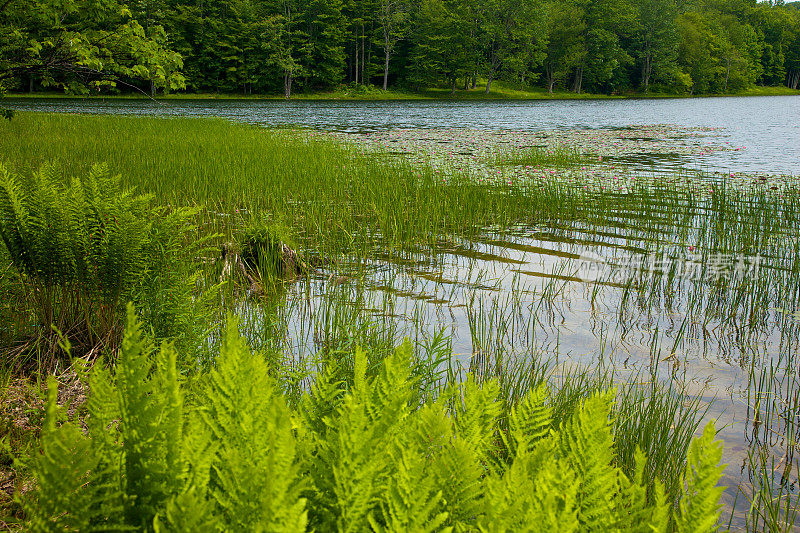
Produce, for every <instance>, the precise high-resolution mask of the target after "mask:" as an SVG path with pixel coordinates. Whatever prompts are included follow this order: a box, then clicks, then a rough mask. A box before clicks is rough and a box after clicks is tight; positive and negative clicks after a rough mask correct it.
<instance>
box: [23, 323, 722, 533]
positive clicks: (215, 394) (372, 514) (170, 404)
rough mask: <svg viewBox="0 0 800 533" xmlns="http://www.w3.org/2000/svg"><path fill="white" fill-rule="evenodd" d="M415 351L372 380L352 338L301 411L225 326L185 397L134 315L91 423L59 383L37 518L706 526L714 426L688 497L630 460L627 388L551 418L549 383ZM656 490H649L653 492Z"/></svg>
mask: <svg viewBox="0 0 800 533" xmlns="http://www.w3.org/2000/svg"><path fill="white" fill-rule="evenodd" d="M411 353H412V350H411V346H410V344H408V343H406V344H404V345H401V346H400V347H398V348H397V349H396V350H395V351H394V353H392V354H390V355H389V356H388V357H386V358H385V360H383V361H382V363H381V364H380V365H379V367H378V368H377V369H375V370H376V371H375V372H374V373H373V374H372V377H369V376H368V375H367V372H366V369H367V360H368V355H367V354H366V353H365V352H364V351H363V350H356V353H355V355H354V363H353V365H354V368H355V375H354V378H353V380H352V385H350V386H348V385H346V383H345V382H343V381H341V380H340V379H339V378H338V377H337V376H338V375H339V371H338V369H337V368H335V366H336V364H337V363H331V364H330V365H328V367H325V368H323V369H322V370H321V372H320V374H319V375H318V377H317V380H316V383H315V384H314V385H313V387H312V388H311V389H310V391H309V392H307V393H305V394H304V397H303V398H302V399H301V401H300V402H299V404H297V405H298V407H297V408H296V409H292V408H290V406H289V403H288V402H287V401H286V399H285V397H284V395H283V393H282V392H281V391H282V390H283V389H282V388H281V385H280V384H279V383H277V381H276V378H275V377H273V376H272V375H271V374H270V367H269V364H268V363H267V362H266V360H265V358H264V357H262V356H261V355H260V354H257V353H252V352H251V351H250V350H249V349H248V347H247V346H246V345H245V343H244V341H243V340H242V339H241V338H240V337H239V335H238V332H237V324H236V322H235V321H234V320H232V319H230V320H229V325H228V328H227V332H226V334H225V336H224V342H223V344H222V349H221V353H220V356H219V358H218V361H217V364H216V368H214V369H213V370H212V371H210V372H209V373H207V374H205V375H203V376H200V377H198V378H197V379H196V380H195V385H194V386H196V387H198V388H199V392H196V393H194V394H192V395H191V396H185V394H184V391H183V390H184V387H183V385H182V384H181V383H180V381H179V379H178V375H177V372H176V371H175V365H176V357H177V355H176V353H175V350H174V349H173V348H172V347H171V345H162V346H161V347H160V348H156V347H155V346H154V345H153V343H152V342H151V341H150V340H148V339H147V337H146V336H145V335H144V334H143V333H142V329H141V327H140V325H139V323H138V321H137V319H136V318H135V316H134V315H133V313H132V311H130V312H129V318H128V327H127V331H126V333H125V337H124V340H123V343H122V348H121V353H120V356H119V358H118V360H117V365H116V372H115V373H112V372H109V371H108V370H107V369H105V368H104V367H102V366H101V365H99V364H96V365H95V369H94V370H92V371H91V373H89V381H90V384H91V389H92V398H91V399H90V400H89V404H88V410H89V413H90V417H89V419H88V420H87V426H86V427H87V433H86V434H84V433H83V432H82V431H81V430H80V429H78V428H77V427H76V426H75V425H73V424H72V423H65V424H63V425H61V426H58V424H57V423H56V421H57V419H58V417H57V413H56V403H55V385H51V392H50V402H49V410H48V419H47V420H48V422H47V424H46V426H45V428H44V430H43V434H42V439H41V448H42V453H41V454H39V455H37V456H36V457H34V458H33V459H32V461H31V462H32V465H33V472H34V474H35V476H36V480H37V486H38V490H37V491H36V493H35V495H34V496H32V497H30V498H29V499H27V501H25V509H26V511H27V513H28V520H29V526H30V527H31V529H32V530H34V531H49V530H52V529H56V528H58V529H72V530H86V531H91V530H99V529H103V530H109V529H136V530H155V531H187V530H193V531H251V530H254V531H305V530H312V529H313V530H317V531H365V530H374V531H541V530H558V531H667V530H668V529H669V528H672V529H674V530H677V531H711V530H714V529H715V528H716V525H717V521H718V518H719V498H720V495H721V489H720V488H719V487H717V486H716V484H717V482H718V480H719V478H720V475H721V472H722V470H721V467H720V466H719V465H718V463H719V461H720V459H721V450H722V446H721V444H720V443H719V442H717V441H715V440H714V435H715V430H714V427H713V425H712V424H709V425H708V426H707V427H706V429H705V431H704V433H703V435H702V437H700V438H698V439H696V440H695V441H694V442H693V443H692V445H691V446H690V450H689V457H688V461H687V466H686V469H685V472H684V475H683V489H684V490H683V492H682V495H681V497H680V500H679V502H678V504H677V505H674V502H671V501H669V500H668V499H667V497H666V495H665V492H664V487H663V485H662V484H661V483H660V482H659V481H656V482H655V484H654V485H653V487H652V488H650V483H649V477H648V475H647V474H646V469H645V465H646V457H645V455H644V453H643V452H642V451H641V450H637V451H636V453H635V475H634V476H632V478H629V477H628V476H626V474H625V473H624V472H623V471H622V470H621V469H620V468H619V467H618V466H617V461H616V452H615V445H614V438H613V434H612V432H611V429H610V428H611V422H612V420H611V413H612V406H613V404H614V399H615V391H614V390H608V391H605V392H597V393H593V394H592V395H591V396H589V397H588V398H585V399H584V400H583V401H582V402H580V403H579V404H578V406H577V408H576V410H575V412H574V413H573V415H572V416H571V417H569V418H567V419H565V420H564V421H563V422H562V423H560V424H558V425H554V424H553V421H552V409H551V402H552V398H551V397H550V395H549V393H548V391H547V390H546V389H545V388H544V387H538V388H535V389H532V390H531V391H529V392H528V394H527V395H526V396H525V397H524V399H523V400H522V401H521V402H520V403H519V404H518V405H516V406H512V409H511V411H510V415H509V420H508V430H507V432H504V431H501V429H500V424H499V423H498V422H499V420H498V419H499V418H500V417H501V414H502V413H503V412H504V410H503V409H502V402H501V400H500V398H499V395H500V388H499V386H498V385H497V383H496V382H494V381H487V382H485V383H483V384H478V383H477V382H476V381H475V380H473V379H472V378H468V379H467V380H466V381H464V382H463V383H461V384H454V385H450V386H449V387H447V388H445V389H444V390H442V391H441V393H440V394H439V395H438V397H436V398H425V399H424V400H423V399H422V396H420V394H419V390H418V383H417V381H418V379H417V378H415V377H413V375H412V370H411V369H412V367H413V365H412V361H411V358H412V357H411ZM648 491H650V492H648Z"/></svg>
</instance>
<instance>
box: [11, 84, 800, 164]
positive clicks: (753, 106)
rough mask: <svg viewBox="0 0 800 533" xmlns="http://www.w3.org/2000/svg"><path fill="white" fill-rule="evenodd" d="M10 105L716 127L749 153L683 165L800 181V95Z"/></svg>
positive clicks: (381, 126)
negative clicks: (781, 176)
mask: <svg viewBox="0 0 800 533" xmlns="http://www.w3.org/2000/svg"><path fill="white" fill-rule="evenodd" d="M3 105H5V106H8V107H11V108H13V109H18V110H36V111H55V112H79V113H118V114H133V115H156V116H215V117H224V118H228V119H231V120H236V121H241V122H247V123H251V124H261V125H264V126H290V125H296V126H302V127H310V128H317V129H323V130H331V131H340V132H370V131H380V130H387V129H393V128H471V129H493V130H501V129H504V130H515V131H539V130H549V129H560V128H567V129H598V128H622V127H626V126H631V125H653V124H676V125H680V126H684V127H696V128H713V131H710V132H709V133H708V135H709V138H710V140H712V141H715V142H719V143H730V144H731V145H734V146H738V147H744V149H743V150H740V151H735V152H725V153H712V154H707V155H704V156H696V157H692V158H691V159H688V158H687V159H686V160H685V161H683V163H684V164H685V165H687V166H692V167H699V168H712V169H716V170H726V171H734V172H759V173H767V174H781V175H800V96H764V97H725V98H692V99H640V100H539V101H458V102H447V101H403V102H398V101H377V102H355V101H301V100H290V101H288V102H287V101H277V100H185V101H180V100H164V101H158V102H153V101H150V100H122V99H119V100H117V99H108V100H105V99H100V98H91V99H88V98H87V99H51V98H47V99H27V98H24V99H13V98H8V99H5V100H4V101H3Z"/></svg>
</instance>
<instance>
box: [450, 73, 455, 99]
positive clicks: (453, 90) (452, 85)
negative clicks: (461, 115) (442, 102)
mask: <svg viewBox="0 0 800 533" xmlns="http://www.w3.org/2000/svg"><path fill="white" fill-rule="evenodd" d="M451 81H452V84H451V86H450V96H453V95H454V94H456V77H455V76H453V78H452V80H451Z"/></svg>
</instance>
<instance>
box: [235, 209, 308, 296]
mask: <svg viewBox="0 0 800 533" xmlns="http://www.w3.org/2000/svg"><path fill="white" fill-rule="evenodd" d="M239 245H240V246H241V250H242V252H241V257H242V261H243V262H244V264H245V266H246V267H247V268H250V269H253V270H255V271H257V272H258V273H259V275H260V276H259V277H260V278H261V279H264V280H266V279H269V278H274V277H276V276H280V275H282V274H283V272H284V271H285V270H286V268H287V266H288V265H287V264H286V261H287V258H286V257H285V255H284V252H283V246H284V245H285V246H288V247H289V248H291V249H294V248H297V245H296V243H295V242H294V237H293V235H292V230H291V228H290V227H289V226H287V225H286V224H285V223H284V222H283V221H281V220H277V221H271V220H268V219H266V218H263V217H260V218H256V219H254V220H253V221H251V222H250V223H248V224H247V225H246V226H245V228H244V229H243V230H242V232H241V235H240V236H239Z"/></svg>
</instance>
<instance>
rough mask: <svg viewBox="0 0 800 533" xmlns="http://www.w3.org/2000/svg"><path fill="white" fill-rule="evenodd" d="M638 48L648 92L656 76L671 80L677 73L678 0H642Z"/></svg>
mask: <svg viewBox="0 0 800 533" xmlns="http://www.w3.org/2000/svg"><path fill="white" fill-rule="evenodd" d="M637 7H638V20H637V22H638V23H637V24H636V32H635V43H636V45H635V52H634V55H635V56H636V58H637V60H638V64H639V68H640V72H641V78H640V79H641V88H642V90H643V91H644V92H645V93H647V92H648V91H649V90H650V83H651V81H653V80H656V81H663V82H670V81H672V80H673V79H674V77H675V75H676V73H677V59H678V30H677V27H676V25H675V18H676V17H677V15H678V7H677V5H676V4H675V0H640V2H639V3H638V6H637Z"/></svg>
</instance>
